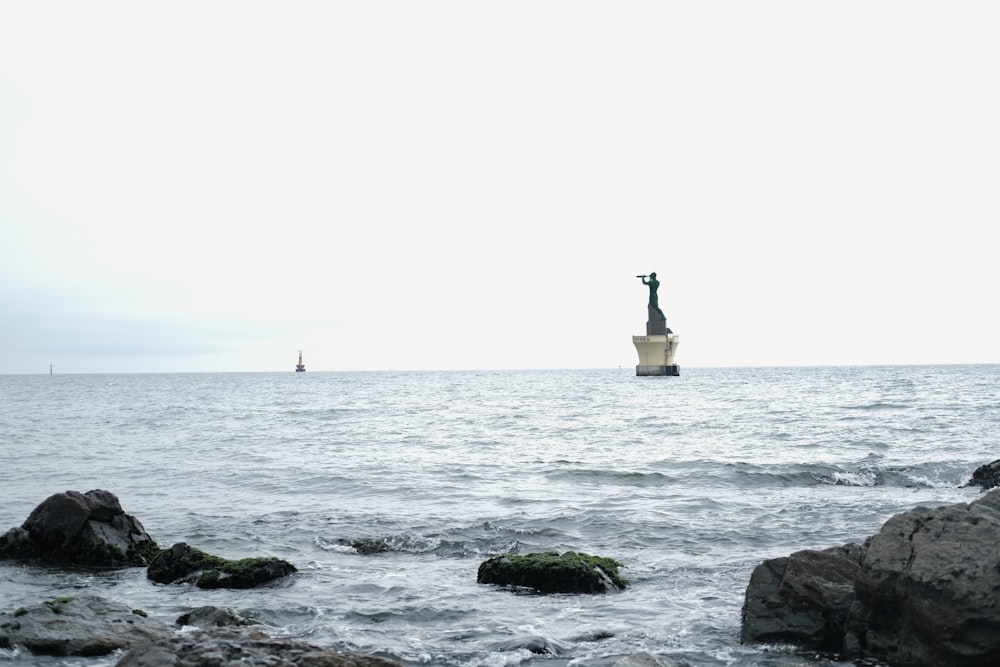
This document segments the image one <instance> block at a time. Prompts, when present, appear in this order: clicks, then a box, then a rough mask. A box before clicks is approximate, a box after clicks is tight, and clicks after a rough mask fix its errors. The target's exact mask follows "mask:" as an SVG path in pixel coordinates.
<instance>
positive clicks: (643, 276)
mask: <svg viewBox="0 0 1000 667" xmlns="http://www.w3.org/2000/svg"><path fill="white" fill-rule="evenodd" d="M648 277H649V276H646V275H642V276H636V278H648Z"/></svg>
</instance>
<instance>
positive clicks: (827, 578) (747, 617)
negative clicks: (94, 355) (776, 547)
mask: <svg viewBox="0 0 1000 667" xmlns="http://www.w3.org/2000/svg"><path fill="white" fill-rule="evenodd" d="M860 560H861V547H860V546H858V545H856V544H848V545H845V546H842V547H834V548H832V549H825V550H823V551H811V550H807V551H798V552H796V553H793V554H792V555H791V556H788V557H785V558H772V559H771V560H767V561H764V562H763V563H761V564H760V565H758V566H757V567H756V568H755V569H754V571H753V574H752V575H751V576H750V584H749V585H748V586H747V592H746V598H745V601H744V604H743V625H742V629H741V639H742V640H743V641H744V642H776V643H782V642H788V643H793V644H799V645H801V646H806V647H808V648H813V649H816V650H821V651H840V650H841V647H842V643H843V639H844V634H845V627H846V624H847V617H848V611H849V609H850V607H851V603H852V602H853V601H854V582H855V580H856V579H857V576H858V570H859V568H860V565H859V562H860Z"/></svg>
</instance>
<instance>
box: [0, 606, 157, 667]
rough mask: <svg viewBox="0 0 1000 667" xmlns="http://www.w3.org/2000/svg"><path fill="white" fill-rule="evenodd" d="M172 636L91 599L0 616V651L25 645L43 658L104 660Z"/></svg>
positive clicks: (136, 614) (135, 613)
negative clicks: (98, 656) (112, 653)
mask: <svg viewBox="0 0 1000 667" xmlns="http://www.w3.org/2000/svg"><path fill="white" fill-rule="evenodd" d="M170 634H171V629H170V627H169V626H168V625H167V624H166V623H163V622H161V621H157V620H155V619H152V618H148V617H147V616H146V615H145V614H144V613H143V612H142V611H140V610H133V609H130V608H129V607H127V606H125V605H123V604H119V603H117V602H112V601H110V600H105V599H104V598H100V597H96V596H93V595H82V596H79V597H74V598H57V599H55V600H49V601H48V602H45V603H42V604H39V605H35V606H33V607H27V608H21V609H18V610H17V611H14V612H11V613H0V647H3V648H11V647H14V646H23V647H24V648H26V649H28V650H29V651H31V652H32V653H36V654H41V655H59V656H67V655H75V656H97V655H105V654H108V653H111V652H112V651H115V650H118V649H125V648H130V647H132V646H135V645H137V644H143V643H146V642H150V641H155V640H158V639H165V638H167V637H169V636H170Z"/></svg>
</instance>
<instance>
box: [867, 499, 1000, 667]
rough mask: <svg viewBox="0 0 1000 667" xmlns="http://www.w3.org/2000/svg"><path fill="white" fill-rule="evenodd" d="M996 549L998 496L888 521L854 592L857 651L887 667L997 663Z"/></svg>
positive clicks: (999, 589)
mask: <svg viewBox="0 0 1000 667" xmlns="http://www.w3.org/2000/svg"><path fill="white" fill-rule="evenodd" d="M998 545H1000V490H998V491H991V492H990V493H988V494H987V495H985V496H983V497H982V498H980V499H979V500H977V501H974V502H972V503H969V504H964V503H963V504H958V505H951V506H948V507H940V508H937V509H927V508H925V507H918V508H917V509H914V510H912V511H910V512H906V513H904V514H899V515H897V516H894V517H893V518H891V519H889V521H887V522H886V524H885V525H884V526H883V527H882V530H881V531H879V533H878V534H877V535H875V536H874V537H872V538H871V539H870V540H869V541H868V543H867V544H866V545H865V549H864V554H863V556H862V561H861V570H860V575H859V577H858V580H857V583H856V586H855V591H856V595H857V598H858V602H859V603H860V604H859V606H858V609H857V610H856V611H855V612H854V615H855V616H856V617H857V620H858V623H857V626H858V630H855V631H854V635H855V636H854V638H853V641H856V642H857V644H858V647H859V650H861V651H863V652H864V653H865V654H866V655H869V656H872V657H875V658H878V659H879V660H884V661H887V662H890V663H894V664H905V665H928V666H929V665H935V666H943V665H962V666H963V667H964V666H969V665H984V666H985V665H998V664H1000V602H998V597H997V596H998V594H1000V548H998Z"/></svg>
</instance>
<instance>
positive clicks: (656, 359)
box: [632, 334, 681, 375]
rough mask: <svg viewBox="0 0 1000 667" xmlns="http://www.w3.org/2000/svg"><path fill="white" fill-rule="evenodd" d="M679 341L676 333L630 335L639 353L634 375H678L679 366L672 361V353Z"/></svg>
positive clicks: (679, 338) (679, 372)
mask: <svg viewBox="0 0 1000 667" xmlns="http://www.w3.org/2000/svg"><path fill="white" fill-rule="evenodd" d="M680 342H681V337H680V336H678V335H676V334H667V335H665V336H632V343H633V344H634V345H635V350H636V352H638V353H639V364H638V365H637V366H636V367H635V374H636V375H680V374H681V367H680V366H678V365H677V364H675V363H674V353H675V352H676V351H677V346H678V345H679V344H680Z"/></svg>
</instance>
